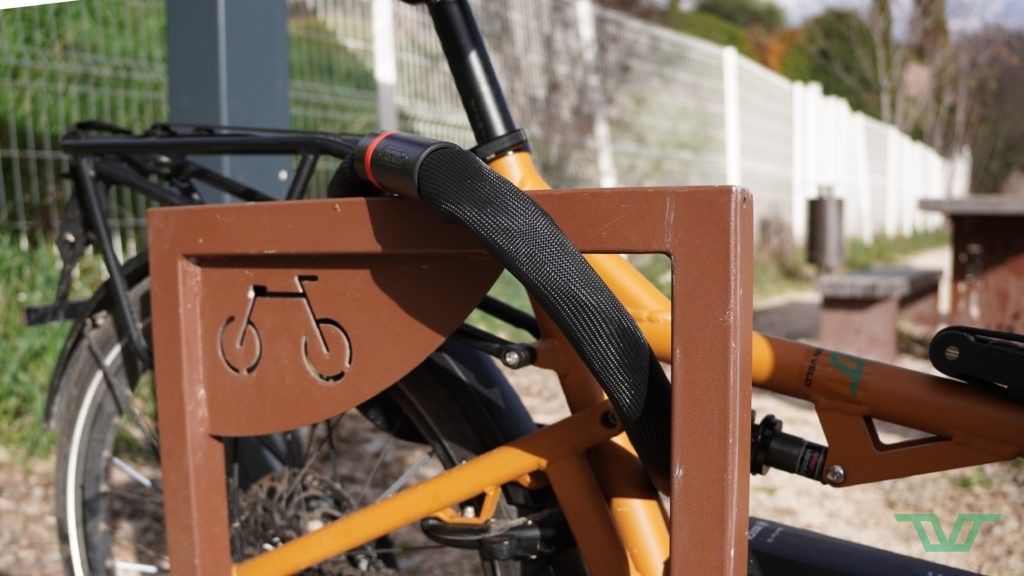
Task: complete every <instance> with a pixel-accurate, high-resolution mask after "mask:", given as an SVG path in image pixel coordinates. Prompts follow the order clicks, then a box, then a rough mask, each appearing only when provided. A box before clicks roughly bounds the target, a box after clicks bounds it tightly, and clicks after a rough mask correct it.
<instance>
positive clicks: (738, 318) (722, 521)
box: [666, 188, 753, 576]
mask: <svg viewBox="0 0 1024 576" xmlns="http://www.w3.org/2000/svg"><path fill="white" fill-rule="evenodd" d="M666 217H672V218H675V227H677V229H678V230H679V234H678V235H674V239H675V242H673V246H672V350H673V356H672V383H673V384H672V393H673V398H672V405H673V409H672V463H673V469H672V470H670V473H671V481H672V560H671V566H672V574H673V576H681V575H684V574H685V575H690V574H692V575H703V574H733V575H737V576H738V575H740V574H746V573H747V538H746V533H747V518H748V515H749V513H748V499H749V489H750V362H751V331H752V330H753V327H752V318H753V312H752V310H753V299H752V292H753V283H752V277H753V276H752V274H753V259H752V255H751V251H752V246H753V232H752V230H753V201H752V200H751V197H750V194H749V193H748V192H747V191H746V190H742V189H738V188H737V189H732V190H730V192H729V193H723V192H722V190H721V189H719V190H707V191H701V192H700V193H693V194H691V195H689V196H688V197H687V198H686V201H685V202H680V204H679V210H677V211H675V213H674V214H667V215H666Z"/></svg>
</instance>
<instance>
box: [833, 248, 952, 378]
mask: <svg viewBox="0 0 1024 576" xmlns="http://www.w3.org/2000/svg"><path fill="white" fill-rule="evenodd" d="M941 275H942V273H941V272H940V271H938V270H920V269H916V268H907V267H900V266H886V267H878V268H868V269H865V270H858V271H856V272H850V273H847V274H831V275H828V276H822V277H821V278H820V279H819V280H818V289H819V290H820V291H821V294H822V305H821V319H820V324H819V331H818V338H819V340H820V341H821V343H822V345H823V346H825V347H827V348H833V349H836V350H840V351H843V352H849V353H851V354H856V355H860V356H865V357H869V358H874V359H877V360H892V359H893V358H895V357H896V354H897V353H898V352H899V338H898V333H897V322H899V321H903V322H906V323H908V324H910V325H912V327H913V328H914V329H915V330H920V331H922V332H927V333H928V335H929V336H930V335H931V332H933V331H934V329H935V327H936V326H937V325H938V322H939V313H938V286H939V277H940V276H941Z"/></svg>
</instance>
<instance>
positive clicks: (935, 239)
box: [846, 229, 950, 270]
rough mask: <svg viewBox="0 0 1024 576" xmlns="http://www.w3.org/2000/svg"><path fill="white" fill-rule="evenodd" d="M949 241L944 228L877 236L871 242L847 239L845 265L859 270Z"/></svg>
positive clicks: (887, 262) (894, 260)
mask: <svg viewBox="0 0 1024 576" xmlns="http://www.w3.org/2000/svg"><path fill="white" fill-rule="evenodd" d="M949 243H950V236H949V232H948V231H947V230H945V229H940V230H935V231H933V232H919V233H917V234H914V235H912V236H898V237H896V238H884V237H879V238H875V240H874V242H872V243H871V244H867V243H865V242H863V241H861V240H849V241H847V243H846V267H847V268H849V269H850V270H859V269H861V268H867V267H869V266H874V265H876V264H891V263H893V262H896V261H897V260H899V259H900V258H902V257H904V256H907V255H909V254H913V253H914V252H920V251H922V250H927V249H929V248H937V247H939V246H942V245H944V244H949Z"/></svg>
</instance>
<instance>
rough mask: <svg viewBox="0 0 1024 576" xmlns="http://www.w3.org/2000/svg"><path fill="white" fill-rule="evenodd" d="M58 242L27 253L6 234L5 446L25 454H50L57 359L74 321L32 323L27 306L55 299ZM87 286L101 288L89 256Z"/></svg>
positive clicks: (0, 413)
mask: <svg viewBox="0 0 1024 576" xmlns="http://www.w3.org/2000/svg"><path fill="white" fill-rule="evenodd" d="M51 246H52V245H50V244H40V245H38V246H36V247H33V248H30V249H29V250H28V251H25V252H23V251H22V250H21V249H20V248H19V247H18V244H17V241H16V240H14V239H13V238H12V237H11V236H9V235H4V236H0V310H2V314H3V316H2V317H0V445H3V446H8V447H12V448H15V449H17V450H19V451H20V452H21V453H22V455H24V456H42V455H45V454H46V453H47V452H48V451H49V449H50V448H51V447H52V446H53V442H54V439H55V435H54V434H53V433H52V432H51V431H49V430H47V429H46V427H45V426H44V425H43V413H44V410H45V408H46V394H47V389H48V387H49V383H50V374H51V372H52V370H53V365H54V362H55V361H56V360H57V355H58V354H59V353H60V349H61V346H62V345H63V343H64V339H65V337H66V336H67V333H68V329H69V327H70V326H69V324H68V323H61V324H49V325H44V326H36V327H26V326H24V325H23V324H22V321H21V308H22V307H23V306H26V305H38V304H46V303H49V302H52V301H53V297H54V293H55V291H56V287H57V279H58V277H59V276H60V259H59V258H58V257H57V256H56V255H55V254H54V253H53V251H52V248H51ZM85 264H86V265H85V266H84V267H83V268H84V269H85V270H86V272H85V273H83V278H85V281H82V282H78V284H81V285H82V286H83V288H82V289H83V290H84V289H86V288H88V287H95V286H96V283H97V282H98V279H99V277H98V268H97V266H96V265H95V262H93V261H91V260H87V261H86V263H85Z"/></svg>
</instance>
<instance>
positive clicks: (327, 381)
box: [149, 187, 752, 575]
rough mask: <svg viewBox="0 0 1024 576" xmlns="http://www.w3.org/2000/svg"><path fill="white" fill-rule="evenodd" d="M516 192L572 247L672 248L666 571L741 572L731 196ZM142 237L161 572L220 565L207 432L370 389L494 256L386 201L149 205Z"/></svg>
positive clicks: (742, 213)
mask: <svg viewBox="0 0 1024 576" xmlns="http://www.w3.org/2000/svg"><path fill="white" fill-rule="evenodd" d="M531 195H532V196H533V197H534V198H535V199H536V200H537V201H538V202H539V203H540V204H541V205H542V206H543V207H544V208H545V209H547V210H548V211H549V212H550V213H551V215H552V216H553V217H554V219H555V220H556V221H557V222H558V223H559V224H560V226H561V227H562V228H563V229H564V230H565V231H566V233H567V234H568V236H569V237H570V238H571V239H572V240H573V241H574V242H575V243H576V245H577V247H578V248H579V249H581V250H582V251H584V252H595V253H599V252H605V253H653V252H660V253H665V254H667V255H669V256H670V257H671V258H672V260H673V272H672V279H673V282H672V285H673V293H674V299H673V302H674V304H673V311H672V314H673V326H672V328H673V351H674V352H673V363H672V380H673V382H674V385H673V406H674V409H673V429H672V439H673V442H672V462H673V465H672V470H671V471H670V472H671V474H670V480H671V496H672V503H673V504H672V518H671V552H672V559H671V573H672V574H745V573H746V569H747V566H746V529H747V500H748V486H749V449H750V442H749V430H750V427H749V422H750V381H751V374H750V370H751V368H750V366H751V302H752V300H751V292H752V287H751V270H752V257H751V252H752V232H751V231H752V202H751V199H750V196H749V194H748V193H747V192H746V191H744V190H742V189H738V188H732V187H717V188H655V189H617V190H578V191H542V192H534V193H532V194H531ZM149 239H150V254H151V274H152V306H153V326H154V344H155V352H156V358H158V360H157V362H156V378H157V381H158V382H159V383H160V384H159V386H158V387H157V393H158V408H159V418H160V436H161V452H162V467H163V479H164V507H165V511H166V523H167V538H168V548H169V552H170V559H171V564H172V566H174V573H175V574H218V575H219V574H229V573H231V570H232V564H231V555H230V544H229V526H228V512H227V493H226V471H225V456H224V446H223V443H222V442H221V440H220V439H221V438H223V437H232V436H246V435H257V434H267V433H273V432H279V431H284V430H289V429H293V428H296V427H300V426H305V425H308V424H310V423H312V422H316V421H319V420H323V419H325V418H327V417H330V416H333V415H336V414H338V413H340V412H342V411H345V410H347V409H350V408H352V407H354V406H355V405H356V404H357V403H359V402H361V401H363V400H365V399H368V398H369V397H371V396H373V395H375V394H377V393H378V392H380V391H382V390H384V389H385V388H386V387H387V386H389V385H390V384H392V383H393V382H394V381H396V380H398V379H399V378H401V377H402V376H403V375H405V374H406V373H407V372H408V371H410V370H411V369H412V368H414V367H415V366H416V365H417V364H419V363H420V362H421V361H422V360H423V359H424V358H426V356H427V355H429V354H430V353H431V352H432V351H433V350H434V349H435V348H436V347H437V346H439V345H440V344H441V342H442V341H443V340H444V338H445V337H446V336H447V335H448V334H450V333H451V332H452V331H454V330H455V328H456V327H457V326H458V325H459V323H460V322H462V320H463V319H464V318H465V317H466V316H467V315H468V313H469V312H470V311H471V310H472V308H473V307H474V306H475V305H476V303H477V302H479V300H480V298H481V297H482V296H483V294H484V293H485V292H486V291H487V289H488V288H489V287H490V285H491V284H492V283H493V281H494V280H495V278H496V277H497V275H498V273H499V271H500V268H499V266H498V265H497V263H496V262H495V261H494V260H493V259H491V257H490V256H488V255H487V254H486V253H485V252H484V251H483V250H482V248H480V246H479V245H478V244H477V243H476V242H475V241H474V240H473V239H472V237H471V236H470V235H469V234H468V233H466V232H463V231H462V230H459V229H456V228H454V227H452V226H450V225H447V224H444V223H442V222H440V221H439V220H438V219H437V218H436V217H435V216H433V215H431V214H429V213H428V212H427V211H426V210H425V209H424V208H422V207H421V206H418V205H415V204H413V203H411V202H406V201H401V200H395V199H345V200H317V201H304V202H289V203H267V204H249V205H220V206H208V207H199V208H193V207H190V208H169V209H159V210H154V211H151V212H150V216H149ZM328 528H329V527H328Z"/></svg>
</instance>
